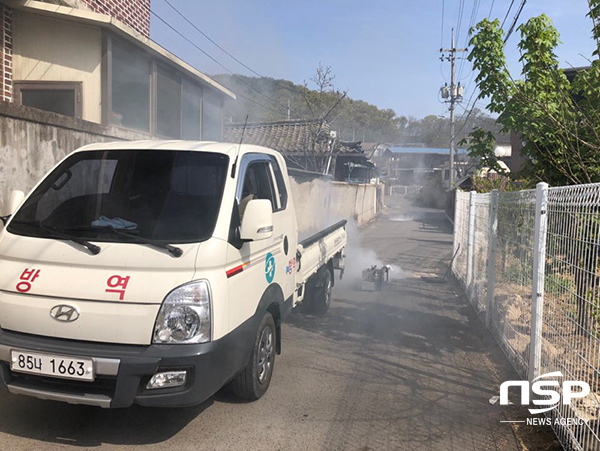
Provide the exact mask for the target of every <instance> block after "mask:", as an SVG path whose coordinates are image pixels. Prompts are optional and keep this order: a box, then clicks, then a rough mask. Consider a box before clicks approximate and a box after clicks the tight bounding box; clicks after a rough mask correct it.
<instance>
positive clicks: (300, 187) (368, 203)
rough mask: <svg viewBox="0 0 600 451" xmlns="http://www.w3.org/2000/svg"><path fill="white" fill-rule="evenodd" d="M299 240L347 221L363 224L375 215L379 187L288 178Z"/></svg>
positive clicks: (318, 179)
mask: <svg viewBox="0 0 600 451" xmlns="http://www.w3.org/2000/svg"><path fill="white" fill-rule="evenodd" d="M290 185H291V189H292V197H293V199H294V205H295V207H296V217H297V221H298V230H299V235H300V239H304V238H307V237H309V236H310V235H312V234H314V233H316V232H318V231H320V230H323V229H324V228H326V227H328V226H330V225H332V224H334V223H336V222H337V221H340V220H342V219H347V220H351V221H355V222H357V223H358V225H362V224H365V223H366V222H368V221H370V220H371V219H373V218H374V217H375V215H376V214H377V212H378V205H377V204H378V202H377V191H378V189H379V185H372V184H355V183H352V184H350V183H345V182H332V181H329V180H326V179H322V178H316V179H313V180H309V181H304V180H303V179H301V178H296V177H294V176H291V177H290Z"/></svg>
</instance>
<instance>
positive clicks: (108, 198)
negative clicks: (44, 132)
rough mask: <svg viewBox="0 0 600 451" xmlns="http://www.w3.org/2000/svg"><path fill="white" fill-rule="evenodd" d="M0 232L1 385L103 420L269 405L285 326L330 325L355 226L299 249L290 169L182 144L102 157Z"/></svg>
mask: <svg viewBox="0 0 600 451" xmlns="http://www.w3.org/2000/svg"><path fill="white" fill-rule="evenodd" d="M10 204H11V205H10V211H11V212H12V214H11V215H9V216H5V217H2V220H3V223H4V228H3V229H2V231H1V232H0V380H1V385H3V386H5V387H6V388H7V389H8V390H9V391H10V392H11V393H14V394H22V395H28V396H34V397H37V398H41V399H49V400H58V401H64V402H68V403H73V404H88V405H94V406H100V407H105V408H116V407H127V406H130V405H132V404H140V405H145V406H187V405H193V404H198V403H200V402H202V401H204V400H206V399H207V398H209V397H210V396H211V395H213V394H214V393H215V392H217V391H218V390H219V389H220V388H221V387H222V386H224V385H225V384H227V383H230V384H231V387H232V390H233V392H234V393H235V394H236V395H238V396H240V397H242V398H245V399H249V400H254V399H258V398H260V397H261V396H262V395H263V394H264V393H265V392H266V390H267V388H268V386H269V383H270V380H271V376H272V374H273V366H274V362H275V354H276V353H280V352H281V323H282V321H284V320H285V319H286V317H287V316H288V315H289V314H290V312H291V311H292V309H293V308H294V307H295V306H296V305H297V304H298V303H303V304H304V308H308V309H309V310H312V311H313V312H315V313H325V312H326V311H327V309H328V308H329V304H330V302H331V288H332V286H333V283H334V277H333V275H334V269H340V270H342V269H343V265H344V258H343V255H344V248H345V246H346V230H345V221H341V222H339V223H337V224H335V225H332V226H331V227H329V228H327V229H326V230H323V231H321V232H319V233H318V234H316V235H314V236H312V237H310V238H308V239H306V240H303V241H302V242H298V231H297V224H296V212H295V210H294V205H293V200H292V198H291V195H290V186H289V179H288V177H287V169H286V165H285V161H284V159H283V157H282V156H281V155H280V154H279V153H277V152H275V151H273V150H270V149H266V148H264V147H258V146H251V145H238V144H225V143H207V142H187V141H139V142H118V143H107V144H94V145H89V146H86V147H83V148H81V149H79V150H77V151H75V152H74V153H72V154H70V155H69V156H68V157H66V158H65V159H64V160H62V161H61V162H60V163H58V164H57V165H56V166H55V167H54V168H53V169H52V170H51V171H50V172H49V173H48V175H46V176H45V177H44V178H43V180H42V181H41V182H39V183H38V185H37V186H35V187H34V189H33V190H32V191H31V193H30V194H29V195H28V196H27V197H25V196H24V194H23V193H22V192H18V191H15V192H13V194H12V196H11V202H10Z"/></svg>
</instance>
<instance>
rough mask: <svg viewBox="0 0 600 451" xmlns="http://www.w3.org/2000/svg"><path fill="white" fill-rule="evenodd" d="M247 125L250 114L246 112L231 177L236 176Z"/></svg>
mask: <svg viewBox="0 0 600 451" xmlns="http://www.w3.org/2000/svg"><path fill="white" fill-rule="evenodd" d="M246 125H248V115H247V114H246V120H245V121H244V128H243V129H242V136H241V138H240V145H239V146H238V150H237V152H236V154H235V161H234V162H233V166H231V178H234V177H235V168H236V167H237V161H238V157H239V156H240V151H241V150H242V142H243V141H244V133H246Z"/></svg>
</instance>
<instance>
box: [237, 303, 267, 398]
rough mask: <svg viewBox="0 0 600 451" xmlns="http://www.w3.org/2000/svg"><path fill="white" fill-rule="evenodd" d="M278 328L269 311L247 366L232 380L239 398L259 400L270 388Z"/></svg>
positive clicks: (262, 322) (264, 317)
mask: <svg viewBox="0 0 600 451" xmlns="http://www.w3.org/2000/svg"><path fill="white" fill-rule="evenodd" d="M275 334H276V329H275V321H274V320H273V316H271V314H270V313H269V312H267V313H265V316H263V318H262V320H261V322H260V326H259V327H258V332H257V334H256V337H255V338H254V346H253V347H252V352H251V354H250V360H248V363H247V364H246V367H245V368H244V369H243V370H242V371H241V372H239V373H238V374H237V375H236V376H235V377H234V379H233V380H232V381H231V389H232V391H233V393H234V394H235V395H236V396H238V397H239V398H243V399H247V400H250V401H254V400H257V399H258V398H260V397H261V396H262V395H264V394H265V393H266V391H267V389H268V388H269V383H270V382H271V376H272V375H273V367H274V365H275V343H276V335H275Z"/></svg>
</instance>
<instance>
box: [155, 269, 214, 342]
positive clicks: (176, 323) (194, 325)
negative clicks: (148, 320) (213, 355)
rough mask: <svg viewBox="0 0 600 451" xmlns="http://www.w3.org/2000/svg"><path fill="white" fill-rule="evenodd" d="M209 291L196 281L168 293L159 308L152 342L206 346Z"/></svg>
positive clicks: (208, 333)
mask: <svg viewBox="0 0 600 451" xmlns="http://www.w3.org/2000/svg"><path fill="white" fill-rule="evenodd" d="M210 316H211V315H210V289H209V286H208V282H207V281H205V280H199V281H195V282H190V283H188V284H185V285H182V286H180V287H178V288H176V289H174V290H173V291H171V292H170V293H169V294H168V295H167V297H166V298H165V300H164V301H163V303H162V306H161V307H160V311H159V312H158V317H157V318H156V326H155V327H154V338H153V342H154V343H181V344H187V343H206V342H207V341H210V328H211V324H210V323H211V318H210Z"/></svg>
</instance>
